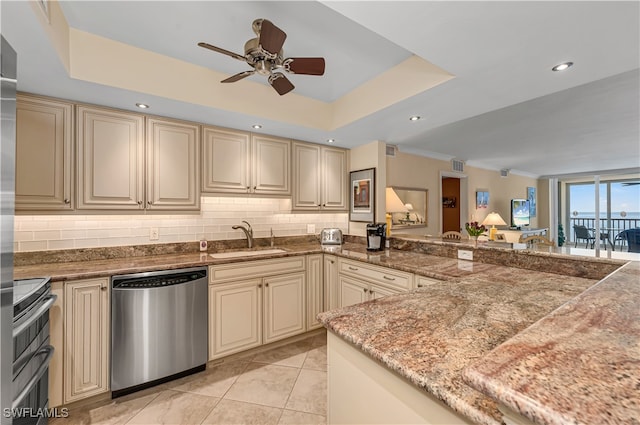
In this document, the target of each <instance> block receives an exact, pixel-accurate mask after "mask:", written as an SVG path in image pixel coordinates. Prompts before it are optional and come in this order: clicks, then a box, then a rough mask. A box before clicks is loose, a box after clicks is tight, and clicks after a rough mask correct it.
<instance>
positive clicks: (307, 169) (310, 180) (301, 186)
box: [293, 142, 321, 210]
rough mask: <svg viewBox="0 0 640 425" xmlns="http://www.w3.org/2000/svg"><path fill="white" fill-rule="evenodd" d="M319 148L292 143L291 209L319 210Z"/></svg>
mask: <svg viewBox="0 0 640 425" xmlns="http://www.w3.org/2000/svg"><path fill="white" fill-rule="evenodd" d="M320 174H321V173H320V146H317V145H310V144H307V143H304V144H303V143H295V142H294V143H293V209H296V210H319V209H320V205H321V203H320V202H321V200H320V190H321V188H320V178H321V176H320Z"/></svg>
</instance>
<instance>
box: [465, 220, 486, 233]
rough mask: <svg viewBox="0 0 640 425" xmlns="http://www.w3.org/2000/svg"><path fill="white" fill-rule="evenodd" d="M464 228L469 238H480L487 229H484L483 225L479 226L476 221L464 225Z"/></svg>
mask: <svg viewBox="0 0 640 425" xmlns="http://www.w3.org/2000/svg"><path fill="white" fill-rule="evenodd" d="M464 228H465V229H467V233H469V236H480V235H481V234H483V233H484V232H486V231H487V228H486V227H484V224H479V223H478V222H477V221H472V222H471V223H465V224H464Z"/></svg>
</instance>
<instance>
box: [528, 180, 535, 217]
mask: <svg viewBox="0 0 640 425" xmlns="http://www.w3.org/2000/svg"><path fill="white" fill-rule="evenodd" d="M527 200H528V201H529V216H530V217H535V216H536V188H535V187H528V188H527Z"/></svg>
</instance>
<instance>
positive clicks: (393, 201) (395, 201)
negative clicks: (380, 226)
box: [385, 187, 409, 213]
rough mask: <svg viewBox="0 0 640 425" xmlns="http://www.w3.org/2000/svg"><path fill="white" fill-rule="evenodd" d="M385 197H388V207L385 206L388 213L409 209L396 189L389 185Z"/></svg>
mask: <svg viewBox="0 0 640 425" xmlns="http://www.w3.org/2000/svg"><path fill="white" fill-rule="evenodd" d="M385 198H386V208H385V210H386V211H387V212H388V213H396V212H407V211H409V210H408V209H407V207H405V206H404V204H403V203H402V201H401V200H400V197H399V196H398V194H397V193H396V191H395V190H393V188H391V187H388V188H387V189H386V192H385Z"/></svg>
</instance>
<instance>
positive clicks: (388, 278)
mask: <svg viewBox="0 0 640 425" xmlns="http://www.w3.org/2000/svg"><path fill="white" fill-rule="evenodd" d="M382 277H384V278H385V279H387V280H396V278H395V277H389V276H387V275H384V276H382Z"/></svg>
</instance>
